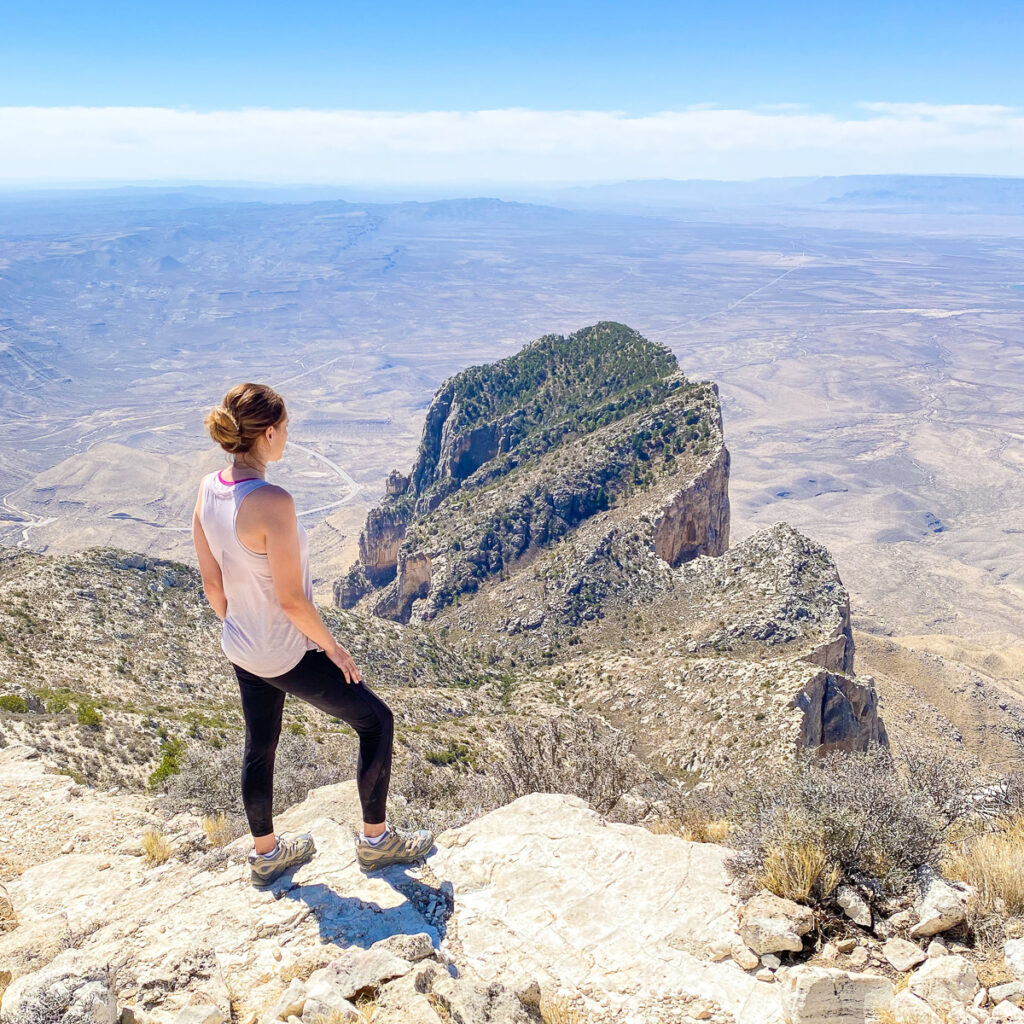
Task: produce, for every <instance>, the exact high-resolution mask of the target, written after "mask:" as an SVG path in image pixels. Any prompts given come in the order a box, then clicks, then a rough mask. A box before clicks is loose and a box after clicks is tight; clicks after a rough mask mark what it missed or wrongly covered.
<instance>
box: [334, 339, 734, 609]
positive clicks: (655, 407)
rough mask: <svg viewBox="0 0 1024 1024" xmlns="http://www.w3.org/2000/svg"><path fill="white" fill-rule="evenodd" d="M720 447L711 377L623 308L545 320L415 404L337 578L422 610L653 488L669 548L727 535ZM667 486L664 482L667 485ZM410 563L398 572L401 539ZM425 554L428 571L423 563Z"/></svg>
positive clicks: (382, 601) (674, 560)
mask: <svg viewBox="0 0 1024 1024" xmlns="http://www.w3.org/2000/svg"><path fill="white" fill-rule="evenodd" d="M728 458H729V457H728V452H727V451H726V450H725V448H724V446H723V445H722V444H721V411H720V409H719V406H718V394H717V389H716V388H715V386H714V385H713V384H708V383H705V384H692V383H690V382H689V381H687V380H686V378H685V377H684V376H683V375H682V374H681V373H679V372H678V369H677V368H676V365H675V358H674V357H673V356H672V354H671V352H669V351H668V350H667V349H665V348H664V347H663V346H659V345H653V344H652V343H650V342H647V341H646V340H644V339H643V338H641V337H640V336H639V335H638V334H636V332H635V331H631V330H630V329H629V328H627V327H624V326H622V325H621V324H597V325H595V326H594V327H592V328H588V329H587V330H584V331H580V332H578V333H577V334H575V335H572V336H570V337H569V338H561V337H555V336H549V337H545V338H540V339H538V340H537V341H536V342H534V343H533V344H532V345H528V346H526V348H524V349H523V350H522V351H521V352H520V353H518V354H517V355H515V356H512V357H509V358H508V359H505V360H501V361H499V362H498V363H495V364H492V365H491V366H480V367H471V368H470V369H469V370H466V371H463V372H462V373H460V374H458V375H456V376H455V377H453V378H451V379H450V380H448V381H446V382H445V383H444V385H443V386H442V387H441V388H440V390H439V391H438V393H437V395H435V397H434V400H433V402H432V403H431V405H430V408H429V409H428V411H427V416H426V421H425V424H424V429H423V438H422V440H421V443H420V448H419V453H418V455H417V458H416V462H415V464H414V465H413V467H412V470H411V472H410V474H409V476H408V478H407V480H408V483H407V485H406V487H405V489H404V490H401V491H400V490H399V489H398V486H399V483H400V482H401V481H403V480H405V479H406V478H403V477H402V476H401V474H398V473H397V472H395V473H393V474H392V477H391V478H389V479H390V480H391V481H393V483H389V488H388V494H387V495H386V496H385V499H384V501H383V502H382V504H381V505H380V506H379V507H378V508H377V509H375V510H374V511H373V512H372V513H371V514H370V516H368V518H367V522H366V526H365V527H364V530H363V532H362V534H361V538H360V559H359V562H358V563H357V564H356V566H354V568H353V569H352V571H351V572H350V573H349V574H348V576H347V577H345V578H344V579H343V580H339V581H338V582H337V584H336V586H335V600H336V602H337V603H338V604H340V605H341V606H343V607H352V606H354V605H355V603H356V602H358V601H359V600H360V599H361V598H363V597H364V595H366V594H368V593H369V591H370V590H373V589H378V588H383V589H384V590H385V591H386V592H385V593H384V594H383V595H382V596H379V597H374V598H372V599H371V598H369V597H367V598H366V607H367V608H368V609H371V608H372V609H373V610H374V611H375V612H376V613H377V614H380V615H385V616H387V617H390V618H395V619H398V620H400V621H409V620H410V618H413V617H415V618H418V619H423V620H426V619H430V618H432V617H433V616H434V615H436V614H437V612H438V611H439V610H440V609H441V608H444V607H446V606H448V605H451V604H453V603H455V602H456V601H459V600H461V599H462V598H463V597H464V596H465V595H468V594H472V593H474V592H475V591H476V590H478V589H479V588H480V586H481V585H482V584H483V583H484V581H486V580H489V579H491V578H493V577H495V576H501V575H505V574H508V573H510V572H514V571H516V567H517V565H518V564H519V563H520V562H521V561H523V560H524V559H529V558H531V557H533V556H534V555H535V554H536V553H537V552H538V551H541V550H543V549H545V548H547V547H550V546H552V545H555V544H557V543H558V542H559V541H560V540H562V539H563V538H564V537H565V536H566V535H567V534H568V533H570V532H571V531H573V530H574V529H576V528H577V527H578V526H579V525H580V524H581V523H583V522H585V521H586V520H588V519H589V518H591V517H592V516H594V515H596V514H597V513H598V512H601V511H602V510H605V509H609V508H612V507H619V506H622V505H624V504H625V503H626V502H627V501H628V500H629V498H630V497H631V496H632V495H634V494H636V493H639V492H647V491H651V490H654V489H657V490H658V491H659V492H663V493H665V500H664V509H663V510H662V511H661V512H660V514H659V516H658V522H657V525H656V529H655V531H654V533H653V534H652V537H651V538H650V541H651V544H652V550H655V549H656V552H657V554H658V556H659V557H661V558H663V559H665V560H666V561H668V562H669V563H670V564H673V565H675V564H678V563H679V562H680V561H682V560H685V559H688V558H693V557H695V556H696V555H697V554H698V553H701V552H705V553H709V554H718V553H721V551H723V550H725V548H726V547H727V546H728V520H729V509H728V489H727V484H728ZM669 492H670V493H669ZM403 552H404V553H405V555H406V556H407V557H409V556H415V558H414V559H413V561H412V562H411V563H410V562H406V565H407V566H410V567H414V570H413V571H414V582H413V577H410V576H409V572H408V570H407V572H406V577H407V578H405V579H398V578H397V573H398V566H399V563H400V559H401V553H403ZM424 560H426V562H429V566H430V568H429V571H428V570H427V569H426V567H425V563H424Z"/></svg>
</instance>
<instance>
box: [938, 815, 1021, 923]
mask: <svg viewBox="0 0 1024 1024" xmlns="http://www.w3.org/2000/svg"><path fill="white" fill-rule="evenodd" d="M993 825H994V828H993V830H992V831H989V832H984V833H981V834H980V835H975V836H973V837H970V838H967V839H964V840H960V841H958V842H956V843H953V844H951V845H950V847H948V848H947V852H946V856H945V858H944V859H943V862H942V872H943V874H944V875H946V877H947V878H953V879H956V880H958V881H961V882H967V883H968V884H970V885H973V886H974V887H975V888H976V889H977V890H978V896H977V910H978V912H979V913H980V914H982V915H988V914H999V915H1000V916H1013V917H1016V916H1020V915H1022V914H1024V871H1021V869H1020V865H1021V864H1022V863H1024V814H1017V815H1015V816H1013V817H1010V818H1003V819H1000V820H998V821H996V822H994V823H993Z"/></svg>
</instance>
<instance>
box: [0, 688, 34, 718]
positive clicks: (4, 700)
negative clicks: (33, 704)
mask: <svg viewBox="0 0 1024 1024" xmlns="http://www.w3.org/2000/svg"><path fill="white" fill-rule="evenodd" d="M0 710H3V711H16V712H17V713H18V714H20V715H23V714H25V713H26V712H27V711H28V704H26V703H25V698H24V697H19V696H18V695H17V694H14V693H6V694H4V695H3V696H2V697H0Z"/></svg>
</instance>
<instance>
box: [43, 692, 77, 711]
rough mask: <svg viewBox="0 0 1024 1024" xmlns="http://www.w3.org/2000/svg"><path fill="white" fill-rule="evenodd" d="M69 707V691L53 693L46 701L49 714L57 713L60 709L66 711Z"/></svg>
mask: <svg viewBox="0 0 1024 1024" xmlns="http://www.w3.org/2000/svg"><path fill="white" fill-rule="evenodd" d="M69 707H71V694H70V693H55V694H54V695H53V696H52V697H50V699H49V700H48V701H47V702H46V710H47V711H49V712H50V714H51V715H59V714H60V713H61V712H62V711H67V709H68V708H69Z"/></svg>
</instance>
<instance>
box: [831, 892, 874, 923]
mask: <svg viewBox="0 0 1024 1024" xmlns="http://www.w3.org/2000/svg"><path fill="white" fill-rule="evenodd" d="M836 900H837V902H838V903H839V906H841V907H842V908H843V913H845V914H846V916H847V917H848V918H849V919H850V920H851V921H853V923H854V924H859V925H862V926H863V927H865V928H870V927H871V907H870V905H869V904H868V901H867V900H866V899H864V897H863V896H861V894H860V893H859V892H857V890H856V889H854V887H853V886H852V885H841V886H839V890H838V892H837V893H836Z"/></svg>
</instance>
